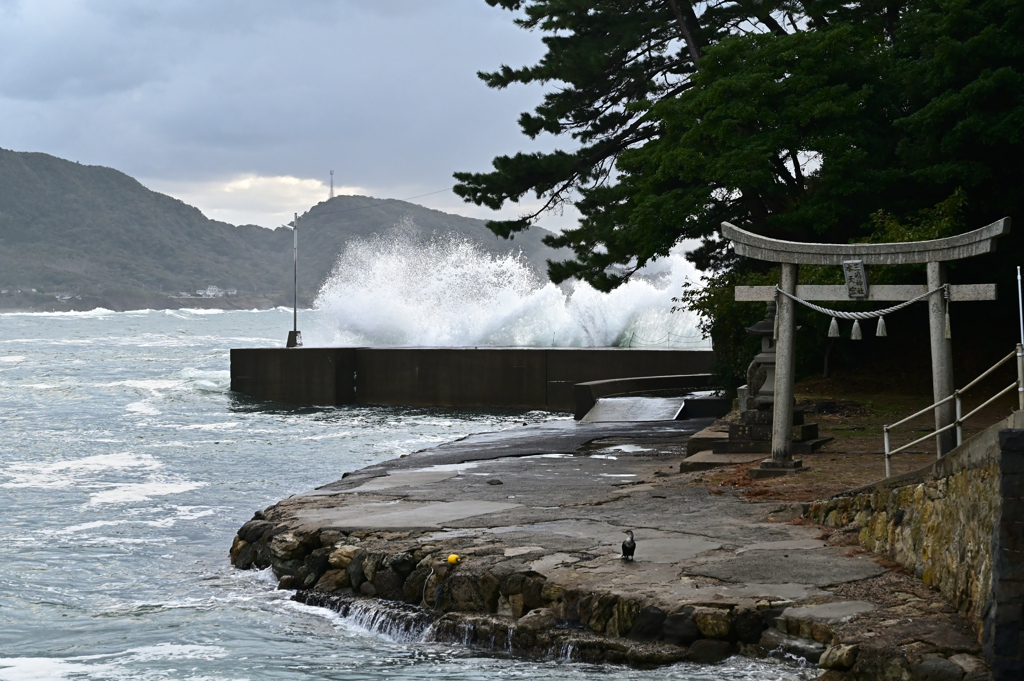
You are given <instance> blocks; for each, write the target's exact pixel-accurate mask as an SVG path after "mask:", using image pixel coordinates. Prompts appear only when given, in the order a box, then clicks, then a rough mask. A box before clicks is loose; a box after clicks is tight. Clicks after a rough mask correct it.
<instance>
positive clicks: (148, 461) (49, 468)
mask: <svg viewBox="0 0 1024 681" xmlns="http://www.w3.org/2000/svg"><path fill="white" fill-rule="evenodd" d="M162 465H163V464H161V463H160V462H159V461H157V460H156V459H154V458H153V457H152V456H150V455H149V454H133V453H131V452H119V453H116V454H96V455H94V456H84V457H81V458H78V459H65V460H63V461H56V462H54V463H48V464H39V463H34V462H25V463H12V464H10V465H8V466H7V468H6V470H4V471H2V472H0V475H6V476H7V477H8V480H7V481H6V482H3V483H0V487H7V488H18V487H25V488H33V487H34V488H59V487H68V486H70V485H73V484H75V483H76V482H77V480H78V478H80V477H81V476H83V475H90V474H94V473H96V472H99V471H105V470H111V469H115V470H125V469H138V470H155V469H157V468H160V467H161V466H162Z"/></svg>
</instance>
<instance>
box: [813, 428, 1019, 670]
mask: <svg viewBox="0 0 1024 681" xmlns="http://www.w3.org/2000/svg"><path fill="white" fill-rule="evenodd" d="M1022 427H1024V414H1022V413H1021V412H1016V413H1014V415H1013V416H1011V417H1010V418H1009V419H1008V420H1006V421H1000V422H999V423H997V424H995V425H994V426H993V427H991V428H989V429H988V430H986V431H983V432H982V433H979V434H978V435H976V436H975V437H973V438H971V439H970V440H968V441H967V442H965V443H964V444H963V445H961V446H960V447H958V448H956V449H955V450H953V451H952V452H950V453H949V454H948V455H946V456H945V457H943V458H942V459H940V460H939V461H937V462H936V463H935V464H933V465H931V466H928V467H926V468H924V469H921V470H918V471H914V472H912V473H907V474H904V475H901V476H897V477H893V478H889V479H888V480H883V481H881V482H879V483H876V484H874V485H869V486H867V487H863V488H859V489H856V490H852V491H850V492H848V493H845V494H843V495H840V496H837V497H833V498H832V499H828V500H825V501H819V502H815V503H813V504H809V505H808V507H807V508H806V510H805V513H804V516H805V517H806V518H807V519H809V520H811V521H813V522H816V523H819V524H822V525H828V526H831V527H847V528H848V529H856V528H859V540H860V543H861V545H862V546H864V547H865V548H867V549H870V550H871V551H874V552H875V553H878V554H880V555H882V556H885V557H887V558H888V559H890V560H892V561H893V562H895V563H898V564H899V565H902V566H903V567H905V568H907V569H908V570H910V571H912V572H913V573H914V574H915V575H916V576H917V577H918V578H920V579H921V580H922V581H923V582H925V583H926V584H928V585H930V586H932V587H934V588H936V589H938V590H939V591H941V592H942V594H943V595H944V596H945V597H946V598H947V599H948V600H949V602H950V603H951V604H952V605H953V606H954V607H956V608H957V610H958V611H959V612H960V614H961V615H963V616H964V617H965V618H966V619H967V620H968V621H969V622H971V623H972V624H973V625H974V627H975V631H977V633H978V641H979V643H981V644H983V645H984V647H985V652H986V658H987V659H988V661H989V663H990V665H992V668H993V671H994V672H995V678H997V679H999V678H1013V679H1019V678H1024V430H1021V428H1022ZM1000 671H1002V672H1003V673H1002V675H1001V674H1000Z"/></svg>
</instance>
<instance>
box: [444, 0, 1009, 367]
mask: <svg viewBox="0 0 1024 681" xmlns="http://www.w3.org/2000/svg"><path fill="white" fill-rule="evenodd" d="M488 2H489V4H492V5H500V6H502V7H504V8H506V9H510V10H517V11H519V12H520V13H521V18H519V19H517V22H518V23H519V24H520V25H521V26H523V27H524V28H526V29H530V30H540V31H543V32H544V33H545V38H544V40H545V44H546V45H547V47H548V53H547V55H545V57H544V58H543V59H542V60H541V62H540V64H538V65H537V66H535V67H530V68H523V69H510V68H508V67H503V68H502V69H501V70H500V71H499V72H497V73H494V74H481V77H482V78H483V79H484V80H485V82H486V83H487V84H488V85H490V86H492V87H505V86H507V85H509V84H511V83H513V82H524V83H525V82H545V83H553V84H555V86H556V87H555V89H554V91H553V92H552V93H551V94H549V95H548V96H547V98H546V99H545V102H544V104H542V105H541V106H540V107H538V109H537V110H536V111H535V112H534V113H532V114H523V116H522V118H521V119H520V124H521V126H522V127H523V131H524V132H525V133H526V134H527V135H529V136H531V137H533V136H536V135H537V134H538V133H539V132H541V131H543V132H548V133H552V134H561V135H569V136H571V137H572V138H573V139H574V140H575V141H576V142H577V143H578V144H580V145H581V146H580V147H579V148H578V149H577V150H576V151H573V152H571V153H570V152H553V153H550V154H519V155H516V156H512V157H508V156H502V157H499V158H497V159H495V161H494V169H493V171H491V172H488V173H456V178H457V179H458V180H459V182H460V185H458V186H457V188H456V191H457V192H458V193H459V194H460V195H461V196H463V197H464V198H465V199H466V200H468V201H474V202H476V203H478V204H483V205H489V206H491V207H498V206H501V205H504V203H505V202H506V201H517V200H519V199H521V198H522V197H523V196H525V195H526V194H527V193H528V192H533V193H534V194H536V195H537V196H538V197H540V198H543V199H545V200H546V202H547V203H546V204H545V209H550V208H551V207H552V206H556V205H558V204H559V203H562V202H565V201H573V202H574V203H575V205H576V206H577V208H578V209H579V211H580V213H581V214H582V218H581V220H580V222H579V224H578V226H576V227H575V228H573V229H569V230H566V231H565V232H563V233H562V234H560V235H558V236H555V237H548V239H547V241H548V243H551V244H553V245H558V246H566V247H569V248H571V249H572V250H573V253H574V257H573V258H571V259H569V260H566V261H563V262H559V263H553V264H552V265H551V266H550V268H549V274H550V275H551V277H552V279H553V280H555V281H561V280H563V279H566V278H569V277H578V278H582V279H585V280H587V281H589V282H590V283H591V284H593V285H594V286H595V287H597V288H600V289H604V290H607V289H610V288H613V287H615V286H617V285H619V284H621V283H622V282H623V281H625V280H626V279H627V278H629V277H630V276H631V275H632V274H633V273H634V272H636V271H637V270H638V269H639V268H640V267H642V266H643V265H645V264H646V263H648V262H650V261H651V260H654V259H656V258H658V257H661V256H664V255H666V254H667V253H668V251H669V249H671V248H672V247H673V246H674V245H676V244H677V243H679V242H680V241H681V240H698V241H699V244H700V245H699V247H697V248H696V249H695V250H693V251H692V253H691V254H690V257H691V259H692V260H693V262H694V263H695V264H696V265H697V266H698V267H699V268H700V269H702V270H704V271H705V272H706V273H707V274H708V275H709V277H710V278H709V280H708V285H709V286H710V288H711V289H712V290H710V291H705V292H698V291H697V289H695V288H691V289H689V290H688V291H687V292H684V293H683V296H682V298H681V300H682V302H683V304H684V305H687V306H691V307H692V308H693V309H695V310H696V311H698V313H700V314H701V315H702V317H703V319H704V325H705V330H706V331H707V332H708V333H709V334H711V336H712V338H713V340H714V341H715V346H716V350H717V351H718V352H719V353H720V354H721V355H722V358H723V359H722V361H723V362H724V365H723V367H721V368H722V371H723V373H727V374H729V375H737V376H738V375H739V373H738V368H739V365H740V360H739V358H740V357H741V356H743V355H744V352H745V350H743V348H745V346H746V345H750V344H751V341H750V340H749V339H746V338H743V337H742V326H743V325H744V324H749V323H750V322H751V321H752V320H756V319H758V318H759V317H760V315H759V314H758V311H752V312H751V313H750V314H748V313H745V312H743V313H741V312H740V311H739V309H740V307H742V306H735V305H729V304H726V303H725V299H724V298H723V296H725V295H727V294H729V293H731V287H732V286H734V285H736V284H741V283H754V282H755V281H757V282H758V283H760V282H761V280H766V279H770V278H771V277H770V276H769V275H768V268H769V267H770V265H769V264H766V263H758V262H754V261H741V260H739V259H737V258H736V257H735V256H734V255H733V254H732V252H731V250H730V249H729V248H728V246H727V244H726V243H724V242H723V240H722V239H721V236H720V224H721V222H722V221H729V222H732V223H734V224H736V225H738V226H741V227H743V228H745V229H748V230H751V231H754V232H757V233H760V234H764V235H766V236H772V237H776V238H784V239H791V240H796V241H824V242H833V243H846V242H851V241H858V240H865V239H875V240H877V239H879V238H883V237H884V238H892V237H893V236H895V235H902V236H903V237H906V238H909V239H918V238H927V235H929V234H939V233H941V234H943V235H948V234H954V233H959V232H962V231H966V230H968V229H975V228H977V227H980V226H982V225H985V224H988V223H989V222H991V221H993V220H996V219H999V218H1001V217H1003V216H1007V215H1009V216H1011V217H1012V218H1016V219H1019V218H1020V217H1022V216H1024V213H1022V211H1021V208H1022V207H1024V191H1022V190H1024V153H1022V152H1024V137H1022V136H1024V5H1022V4H1021V3H1020V2H1018V1H1017V0H893V1H892V2H881V1H880V0H860V1H854V2H846V3H838V2H834V1H833V0H763V1H760V0H749V1H747V0H735V1H728V2H724V1H723V2H719V1H711V2H695V3H688V2H685V1H683V0H621V1H619V2H598V3H593V2H573V1H571V0H534V1H526V0H523V1H522V2H514V1H511V0H509V1H504V2H498V1H497V0H488ZM539 215H540V213H531V214H527V215H524V216H523V217H522V218H521V219H520V220H518V221H508V222H494V223H490V224H489V226H490V227H491V229H492V230H494V231H495V232H496V233H497V234H500V235H508V234H510V233H513V232H516V231H519V230H523V229H526V228H528V227H529V226H530V225H533V224H536V221H537V219H538V217H539ZM1021 232H1022V230H1021V229H1019V228H1018V230H1017V231H1016V232H1015V233H1014V234H1012V235H1011V236H1010V237H1008V238H1004V239H1003V242H1002V243H1000V244H999V249H1000V252H999V253H998V254H997V255H996V256H993V257H988V258H978V259H974V261H965V262H963V263H959V264H958V265H957V266H956V267H955V268H954V272H953V278H954V281H955V280H956V279H957V277H962V278H963V279H964V280H965V281H992V280H993V272H995V274H996V278H997V280H998V282H999V283H1000V284H1001V285H1002V290H1003V291H1004V292H1009V291H1011V290H1012V288H1011V287H1010V286H1011V285H1012V281H1013V279H1012V273H1013V268H1012V265H1011V263H1014V262H1015V261H1016V260H1017V259H1018V257H1019V255H1020V253H1021V252H1022V251H1024V248H1022V246H1024V239H1022V238H1021ZM877 274H878V275H879V276H881V277H882V278H884V279H889V280H893V281H897V280H904V281H905V280H907V279H908V278H909V279H914V277H918V278H923V275H920V273H919V272H917V271H915V270H914V269H913V268H910V269H906V270H904V271H903V272H902V273H897V272H895V271H892V272H878V273H877ZM836 276H837V273H835V272H831V271H829V272H826V271H824V270H815V269H813V268H804V271H803V272H802V274H801V281H802V282H804V283H811V282H812V281H815V280H816V281H820V282H821V283H825V282H826V281H829V282H830V283H831V280H832V279H835V277H836ZM914 280H915V281H917V279H914ZM876 281H877V279H876ZM717 289H721V290H717ZM1009 298H1010V296H1006V295H1005V293H1004V298H1003V300H1004V301H1007V303H1009V302H1010V301H1009ZM1012 302H1013V303H1014V304H1015V303H1016V301H1015V300H1014V301H1012ZM973 309H974V310H978V311H980V310H984V314H986V315H991V314H992V310H991V308H987V309H986V306H985V305H977V306H975V307H974V308H973ZM1004 312H1005V314H1004V315H1002V316H1001V317H1000V318H999V319H1000V321H999V322H998V323H999V324H1001V325H1002V326H1006V327H1007V328H1009V326H1010V325H1009V324H1007V323H1006V322H1010V321H1012V320H1013V318H1014V317H1015V314H1014V313H1015V310H1014V311H1013V312H1010V310H1009V305H1008V304H1007V305H1004ZM761 314H763V312H761ZM967 314H968V315H970V314H973V311H970V312H967ZM803 321H804V320H801V323H803ZM806 321H807V322H808V328H810V329H812V331H813V333H812V334H810V336H811V337H813V338H814V340H811V341H810V344H811V345H812V346H814V347H815V348H816V351H817V352H819V354H820V347H821V346H822V345H824V338H825V336H824V331H825V327H824V326H822V328H821V329H818V328H817V327H818V326H821V325H822V324H824V325H826V326H827V323H828V320H824V321H823V322H820V321H819V320H812V319H807V320H806ZM805 337H807V334H805ZM1010 340H1012V336H1011V337H1009V338H1007V339H1006V342H1010ZM804 342H807V341H806V339H805V341H804ZM741 346H743V347H742V348H741ZM805 354H806V355H810V354H813V353H805ZM730 357H731V358H733V359H731V360H730V359H728V358H730Z"/></svg>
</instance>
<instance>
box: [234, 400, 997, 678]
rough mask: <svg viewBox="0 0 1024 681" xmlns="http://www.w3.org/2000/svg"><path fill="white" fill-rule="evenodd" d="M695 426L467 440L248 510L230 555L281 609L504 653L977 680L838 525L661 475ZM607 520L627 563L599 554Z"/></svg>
mask: <svg viewBox="0 0 1024 681" xmlns="http://www.w3.org/2000/svg"><path fill="white" fill-rule="evenodd" d="M710 424H711V420H710V419H696V420H693V421H679V422H654V423H634V424H622V423H620V424H579V423H575V422H569V423H567V422H555V423H552V424H545V425H538V426H532V427H524V428H522V429H519V430H516V431H505V432H503V433H490V434H480V435H474V436H470V437H468V438H465V439H463V440H460V441H457V442H453V443H447V444H444V445H440V446H438V447H435V448H432V449H428V450H424V451H421V452H417V453H415V454H412V455H409V456H407V457H403V458H400V459H395V460H392V461H388V462H385V463H382V464H378V465H375V466H370V467H368V468H364V469H361V470H358V471H354V472H352V473H348V474H346V475H345V476H343V478H342V479H341V480H338V481H336V482H333V483H330V484H328V485H324V486H322V487H320V488H317V489H316V490H311V491H310V492H306V493H302V494H297V495H294V496H292V497H289V498H288V499H286V500H283V501H281V502H279V503H278V504H275V505H273V506H271V507H270V508H268V509H266V510H265V511H260V512H257V513H256V515H255V517H254V519H253V520H251V521H249V522H247V523H246V524H245V525H243V526H242V528H241V529H240V530H239V533H238V535H237V536H236V537H235V540H234V542H233V545H232V548H231V559H232V564H233V565H235V566H236V567H239V568H252V567H260V568H265V567H272V568H273V570H274V573H275V575H276V576H277V577H278V578H279V579H280V583H279V588H284V589H294V590H296V595H295V599H296V600H298V601H300V602H304V603H307V604H311V605H319V606H322V607H330V608H332V609H335V610H337V611H339V612H341V613H342V614H345V612H351V611H352V610H353V608H356V609H358V608H377V609H379V612H380V613H381V614H380V615H379V617H380V618H381V621H383V622H387V623H389V624H388V625H389V626H394V625H395V623H396V622H401V621H410V622H413V621H415V622H419V624H417V625H416V626H424V627H426V626H428V625H429V626H430V630H431V636H433V637H434V638H433V639H432V640H439V641H446V642H452V643H459V644H463V645H468V646H472V647H477V648H481V649H489V650H503V651H506V652H508V651H511V652H513V653H514V654H516V655H520V656H524V657H541V658H543V657H567V658H569V659H578V660H581V661H588V662H599V661H604V662H613V663H625V664H630V665H633V666H636V667H650V666H657V665H663V664H668V663H672V662H677V661H682V660H689V661H692V662H701V663H714V662H718V661H721V660H724V659H726V658H728V657H729V656H731V655H733V654H741V655H746V656H749V657H762V656H765V655H768V654H771V653H773V652H774V653H775V654H789V655H793V656H795V657H798V658H804V659H806V660H807V661H808V662H809V663H818V664H820V665H821V666H822V671H823V672H827V674H828V675H829V676H824V677H823V678H831V679H846V678H848V679H889V678H893V679H895V678H915V677H914V670H915V669H916V668H917V667H918V666H919V665H920V664H922V663H923V662H925V661H927V660H929V659H932V658H942V659H943V662H948V659H949V658H954V661H953V662H950V664H953V663H954V662H955V663H957V664H960V663H961V662H962V663H963V664H967V665H974V666H976V667H977V668H978V669H984V663H982V662H981V659H980V652H981V647H980V645H979V644H978V641H977V636H976V635H975V633H974V632H973V631H972V630H971V627H970V626H969V624H968V623H967V622H966V620H964V619H963V618H962V617H961V616H960V615H959V614H957V613H956V611H955V609H954V608H952V607H951V606H950V605H949V604H948V603H947V602H946V601H945V600H943V598H942V596H941V595H940V594H939V593H938V592H936V591H934V590H932V589H929V588H928V587H927V586H925V585H924V584H923V583H921V582H920V581H919V580H916V579H915V578H913V577H911V576H908V575H907V574H905V571H903V570H901V569H899V567H898V566H896V565H895V564H893V563H890V562H888V561H887V560H885V559H884V558H882V557H880V556H877V555H875V554H871V553H870V552H867V551H865V550H863V549H861V548H859V547H856V545H857V543H858V542H857V533H856V532H851V531H850V530H849V528H845V527H844V528H825V527H823V526H821V525H816V524H813V523H810V522H809V521H808V520H806V519H805V518H804V515H805V514H806V512H807V511H808V509H809V505H808V504H801V503H780V502H778V501H775V502H751V501H747V500H744V499H743V498H741V497H740V495H739V494H738V493H737V492H736V491H735V490H728V489H726V490H723V489H722V488H720V487H712V486H708V481H707V480H706V479H705V477H704V476H705V475H706V474H707V472H706V471H699V472H688V473H680V472H679V464H680V462H681V461H682V459H683V458H684V457H685V455H686V446H687V442H688V440H689V438H690V437H691V436H692V435H694V434H695V433H696V432H697V431H698V430H701V429H703V428H704V427H706V426H708V425H710ZM625 529H633V530H634V531H635V532H636V537H637V553H636V561H635V562H627V561H623V560H622V559H621V558H620V557H619V551H618V546H617V544H618V542H620V541H621V539H622V538H623V534H622V532H623V531H624V530H625ZM851 547H856V548H851ZM453 553H454V554H458V555H459V556H461V558H462V561H461V562H460V563H458V564H457V565H454V566H452V565H449V564H448V562H447V560H446V558H447V556H448V555H449V554H453ZM894 594H895V595H894ZM396 613H405V614H401V615H399V614H396ZM425 623H427V624H425ZM410 626H411V625H410ZM911 643H912V645H911ZM985 673H986V674H987V672H985ZM977 678H979V679H981V678H988V677H987V676H977Z"/></svg>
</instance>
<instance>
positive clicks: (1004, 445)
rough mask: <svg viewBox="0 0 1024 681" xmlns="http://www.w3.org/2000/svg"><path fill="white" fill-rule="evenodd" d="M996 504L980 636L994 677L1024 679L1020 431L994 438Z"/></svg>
mask: <svg viewBox="0 0 1024 681" xmlns="http://www.w3.org/2000/svg"><path fill="white" fill-rule="evenodd" d="M998 464H999V493H1000V498H1001V501H1002V503H1001V505H1000V508H999V514H998V516H997V518H996V527H995V533H994V535H993V541H992V549H993V554H994V556H993V566H992V601H991V603H990V607H989V609H988V612H986V616H985V622H984V628H983V631H982V634H983V644H984V646H985V657H986V659H987V661H988V663H989V665H990V666H991V667H992V672H993V675H994V676H995V678H997V679H1000V678H1007V679H1022V678H1024V430H1009V429H1007V430H1003V431H1001V432H1000V433H999V462H998Z"/></svg>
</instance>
